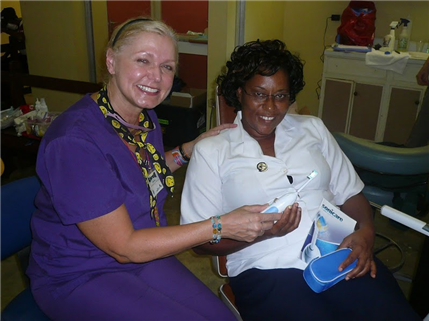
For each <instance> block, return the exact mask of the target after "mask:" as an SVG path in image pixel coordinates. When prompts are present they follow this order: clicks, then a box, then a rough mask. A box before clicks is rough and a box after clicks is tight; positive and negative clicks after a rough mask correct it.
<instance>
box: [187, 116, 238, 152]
mask: <svg viewBox="0 0 429 321" xmlns="http://www.w3.org/2000/svg"><path fill="white" fill-rule="evenodd" d="M235 127H237V124H223V125H219V126H216V127H214V128H212V129H210V130H208V131H206V132H204V133H202V134H201V135H200V136H198V137H197V138H195V139H194V140H191V141H190V142H187V143H184V144H183V145H182V148H183V150H184V152H185V153H186V155H188V156H189V157H190V156H191V155H192V151H193V150H194V145H195V144H196V143H197V142H199V141H200V140H201V139H204V138H207V137H210V136H216V135H219V134H220V132H221V131H222V130H224V129H227V128H235Z"/></svg>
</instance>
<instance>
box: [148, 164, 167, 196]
mask: <svg viewBox="0 0 429 321" xmlns="http://www.w3.org/2000/svg"><path fill="white" fill-rule="evenodd" d="M147 181H148V182H149V188H150V191H151V193H152V196H153V197H155V196H156V195H158V193H159V192H160V191H161V190H162V188H163V187H164V186H163V185H162V183H161V180H160V179H159V176H158V173H157V171H156V170H154V169H151V170H150V171H149V173H148V176H147Z"/></svg>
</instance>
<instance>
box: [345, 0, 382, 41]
mask: <svg viewBox="0 0 429 321" xmlns="http://www.w3.org/2000/svg"><path fill="white" fill-rule="evenodd" d="M376 12H377V10H376V9H375V4H374V2H372V1H350V3H349V5H348V6H347V8H346V9H344V12H343V14H342V16H341V25H340V26H339V27H338V29H337V33H338V38H339V39H338V43H340V44H342V45H352V46H353V45H355V46H372V44H373V42H374V32H375V13H376Z"/></svg>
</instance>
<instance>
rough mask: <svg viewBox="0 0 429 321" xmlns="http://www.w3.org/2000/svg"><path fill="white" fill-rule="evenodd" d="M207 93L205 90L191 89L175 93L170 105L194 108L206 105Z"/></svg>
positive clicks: (172, 94)
mask: <svg viewBox="0 0 429 321" xmlns="http://www.w3.org/2000/svg"><path fill="white" fill-rule="evenodd" d="M206 100H207V91H206V90H205V89H197V88H190V89H187V90H186V89H185V90H183V91H181V92H176V91H173V92H172V93H171V97H170V104H171V105H174V106H179V107H185V108H192V107H196V106H199V105H203V104H204V105H205V104H206Z"/></svg>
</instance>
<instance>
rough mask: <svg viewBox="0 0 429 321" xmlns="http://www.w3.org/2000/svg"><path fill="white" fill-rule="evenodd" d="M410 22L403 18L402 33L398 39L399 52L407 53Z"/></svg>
mask: <svg viewBox="0 0 429 321" xmlns="http://www.w3.org/2000/svg"><path fill="white" fill-rule="evenodd" d="M409 22H410V20H408V19H404V18H401V24H403V26H402V31H401V34H400V35H399V38H398V51H407V50H408V42H409V39H410V35H409V34H408V23H409Z"/></svg>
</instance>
